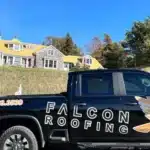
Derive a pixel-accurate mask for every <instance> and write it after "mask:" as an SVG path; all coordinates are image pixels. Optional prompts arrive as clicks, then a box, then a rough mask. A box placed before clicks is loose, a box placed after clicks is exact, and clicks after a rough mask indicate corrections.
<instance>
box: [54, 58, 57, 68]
mask: <svg viewBox="0 0 150 150" xmlns="http://www.w3.org/2000/svg"><path fill="white" fill-rule="evenodd" d="M54 68H57V62H56V60H54Z"/></svg>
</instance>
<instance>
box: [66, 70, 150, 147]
mask: <svg viewBox="0 0 150 150" xmlns="http://www.w3.org/2000/svg"><path fill="white" fill-rule="evenodd" d="M68 84H69V85H68V108H69V111H68V115H69V121H68V127H69V133H70V134H69V140H70V141H71V142H75V143H80V144H83V145H88V146H89V145H91V146H93V145H95V146H96V147H97V146H100V147H101V146H103V145H105V146H108V145H109V146H110V145H111V146H122V145H123V144H124V145H126V146H129V145H134V146H138V145H140V146H144V145H147V146H148V145H150V144H149V142H150V134H149V132H150V117H149V115H150V107H149V106H150V105H149V104H150V97H149V96H150V74H149V73H148V72H144V71H141V70H132V69H103V70H95V71H84V72H73V73H70V74H69V82H68ZM75 107H76V109H74V108H75ZM85 143H86V144H85ZM87 143H88V144H87ZM94 143H95V144H94Z"/></svg>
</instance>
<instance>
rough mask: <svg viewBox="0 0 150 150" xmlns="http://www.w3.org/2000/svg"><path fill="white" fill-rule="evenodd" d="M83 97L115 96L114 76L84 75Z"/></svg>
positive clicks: (106, 74)
mask: <svg viewBox="0 0 150 150" xmlns="http://www.w3.org/2000/svg"><path fill="white" fill-rule="evenodd" d="M81 82H82V84H81V92H82V96H90V95H92V96H94V95H95V96H97V95H113V82H112V74H111V73H104V74H97V75H82V80H81Z"/></svg>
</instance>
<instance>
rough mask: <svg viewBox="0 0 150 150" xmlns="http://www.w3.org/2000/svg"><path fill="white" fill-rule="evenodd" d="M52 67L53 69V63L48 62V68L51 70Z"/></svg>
mask: <svg viewBox="0 0 150 150" xmlns="http://www.w3.org/2000/svg"><path fill="white" fill-rule="evenodd" d="M52 67H53V61H52V60H49V68H52Z"/></svg>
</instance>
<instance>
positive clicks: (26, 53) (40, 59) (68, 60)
mask: <svg viewBox="0 0 150 150" xmlns="http://www.w3.org/2000/svg"><path fill="white" fill-rule="evenodd" d="M78 63H79V64H80V65H86V66H89V69H98V68H103V66H102V65H101V64H100V63H99V62H98V61H97V60H96V59H95V58H93V57H92V56H90V55H85V56H70V55H69V56H65V55H64V54H63V53H62V52H60V50H58V49H57V48H56V47H54V46H53V45H50V46H44V45H41V44H32V43H26V42H22V41H20V40H19V39H17V38H16V37H15V38H13V39H12V40H3V39H0V66H3V65H9V66H21V67H25V68H33V67H37V68H45V69H57V70H69V69H70V68H71V67H73V66H76V65H77V64H78Z"/></svg>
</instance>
